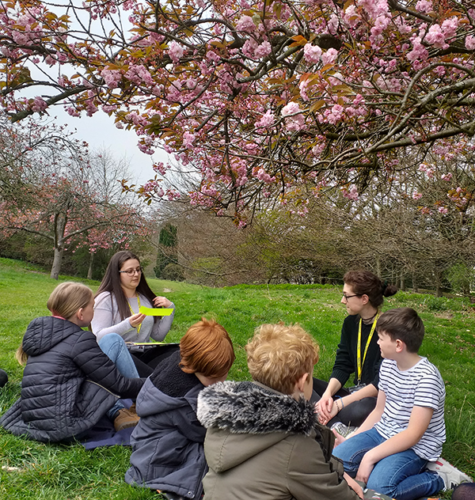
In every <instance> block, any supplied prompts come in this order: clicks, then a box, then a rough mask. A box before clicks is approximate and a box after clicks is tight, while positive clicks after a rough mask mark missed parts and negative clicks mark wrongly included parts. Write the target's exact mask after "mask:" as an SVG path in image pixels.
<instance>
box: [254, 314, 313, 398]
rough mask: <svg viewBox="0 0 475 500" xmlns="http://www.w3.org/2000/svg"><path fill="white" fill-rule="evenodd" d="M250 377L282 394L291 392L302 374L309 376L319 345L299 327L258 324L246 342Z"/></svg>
mask: <svg viewBox="0 0 475 500" xmlns="http://www.w3.org/2000/svg"><path fill="white" fill-rule="evenodd" d="M246 352H247V364H248V367H249V372H250V373H251V376H252V378H253V379H254V380H255V381H256V382H260V383H261V384H264V385H266V386H268V387H270V388H272V389H275V390H276V391H279V392H282V393H283V394H292V392H293V391H294V387H295V383H296V382H297V381H298V380H299V378H300V377H301V376H302V375H304V374H305V373H309V374H310V375H312V373H313V367H314V365H315V364H316V363H317V362H318V353H319V347H318V344H317V343H316V342H315V340H314V339H313V338H312V337H311V336H310V335H309V334H308V333H307V332H306V331H305V330H304V329H303V328H302V327H301V326H300V325H289V326H286V325H284V324H282V323H280V324H277V325H269V324H266V325H261V326H260V327H258V328H257V329H256V331H255V333H254V337H252V339H251V340H250V341H249V342H248V344H247V345H246Z"/></svg>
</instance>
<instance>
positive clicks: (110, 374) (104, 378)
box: [71, 331, 145, 398]
mask: <svg viewBox="0 0 475 500" xmlns="http://www.w3.org/2000/svg"><path fill="white" fill-rule="evenodd" d="M71 357H72V359H73V361H74V363H75V364H76V365H77V366H78V367H79V368H80V369H81V370H82V371H83V372H84V373H85V374H86V376H87V378H89V379H91V380H92V381H93V382H96V383H98V384H100V385H102V386H103V387H104V388H106V389H108V390H109V391H111V392H113V393H114V394H118V395H120V396H122V397H127V398H136V397H137V395H138V393H139V391H140V389H141V388H142V385H143V384H144V382H145V379H142V378H127V377H124V376H123V375H122V374H121V373H120V372H119V370H118V369H117V367H116V366H115V364H114V362H113V361H111V360H110V359H109V357H108V356H107V355H106V354H104V353H103V352H102V350H101V348H100V347H99V345H98V344H97V341H96V338H95V336H94V334H93V333H92V332H89V331H83V333H82V334H81V335H80V336H79V337H78V341H77V342H76V344H75V345H74V346H73V348H72V353H71Z"/></svg>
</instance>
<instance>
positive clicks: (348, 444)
mask: <svg viewBox="0 0 475 500" xmlns="http://www.w3.org/2000/svg"><path fill="white" fill-rule="evenodd" d="M385 441H386V439H385V438H384V437H383V436H381V435H380V434H379V433H378V431H376V430H375V429H371V430H369V431H366V432H362V433H361V434H357V435H356V436H354V437H352V438H350V439H347V440H346V441H345V442H343V443H342V444H340V446H337V447H336V448H335V449H334V450H333V455H334V456H335V457H337V458H339V459H340V460H342V462H343V466H344V468H345V471H346V472H347V473H348V474H349V475H350V476H352V477H355V476H356V473H357V472H358V468H359V465H360V463H361V460H362V459H363V456H364V455H365V453H366V452H367V451H369V450H372V449H373V448H375V447H376V446H379V445H380V444H381V443H384V442H385ZM426 465H427V460H424V459H423V458H420V457H419V456H417V455H416V453H415V452H414V451H413V450H412V449H408V450H405V451H401V452H400V453H395V454H394V455H389V456H388V457H386V458H383V459H382V460H380V461H379V462H378V463H377V464H376V465H375V466H374V469H373V471H372V472H371V474H370V476H369V479H368V484H367V485H366V486H367V487H368V488H370V489H372V490H375V491H377V492H378V493H383V494H385V495H389V496H390V497H393V498H395V499H396V500H415V499H416V498H419V497H426V496H431V495H434V494H436V493H437V492H438V491H440V490H441V489H442V488H443V487H444V482H443V480H442V478H441V477H440V476H439V475H438V474H437V473H434V472H432V471H427V470H425V468H426Z"/></svg>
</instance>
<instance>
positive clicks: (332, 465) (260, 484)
mask: <svg viewBox="0 0 475 500" xmlns="http://www.w3.org/2000/svg"><path fill="white" fill-rule="evenodd" d="M198 418H199V420H200V422H201V423H202V424H203V425H204V426H205V427H206V428H207V433H206V439H205V455H206V460H207V462H208V466H209V472H208V474H207V475H206V477H205V478H204V480H203V486H204V491H205V500H222V499H226V500H291V499H294V500H358V496H357V495H356V493H354V492H353V490H351V489H350V487H349V486H348V484H347V483H346V481H345V480H344V479H343V465H342V464H341V462H339V461H338V460H336V459H335V458H332V457H331V451H332V449H333V441H334V438H333V434H332V433H331V431H330V430H329V429H327V428H324V427H321V426H320V425H319V424H318V423H317V422H316V417H315V413H314V408H313V405H312V404H310V403H308V402H306V401H304V400H303V399H301V400H300V401H297V400H296V399H294V398H293V397H291V396H286V395H284V394H281V393H279V392H276V391H274V390H272V389H270V388H268V387H265V386H263V385H262V384H258V383H251V382H223V383H218V384H215V385H212V386H210V387H208V388H206V389H204V390H203V391H202V392H201V394H200V396H199V398H198Z"/></svg>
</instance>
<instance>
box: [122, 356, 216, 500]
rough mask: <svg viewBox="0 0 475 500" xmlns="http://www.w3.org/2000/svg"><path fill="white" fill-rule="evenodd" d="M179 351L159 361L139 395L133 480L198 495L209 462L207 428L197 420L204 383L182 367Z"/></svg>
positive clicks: (128, 478) (187, 495) (133, 439)
mask: <svg viewBox="0 0 475 500" xmlns="http://www.w3.org/2000/svg"><path fill="white" fill-rule="evenodd" d="M180 359H181V358H180V352H179V351H177V352H175V353H173V354H171V355H170V356H169V357H167V358H166V359H165V361H163V362H162V363H160V364H159V365H158V366H157V368H156V369H155V371H154V373H153V374H152V375H151V376H150V377H149V378H148V379H147V381H146V382H145V384H144V386H143V388H142V390H141V391H140V394H139V396H138V398H137V413H138V415H139V416H140V422H139V424H138V425H137V427H136V428H135V429H134V432H133V433H132V436H131V440H130V441H131V445H132V450H133V453H132V455H131V457H130V464H131V467H130V469H129V470H128V471H127V473H126V474H125V480H126V482H127V483H129V484H134V485H136V486H142V487H145V488H151V489H159V490H161V491H165V492H168V493H175V494H177V495H179V496H182V497H185V498H190V499H195V498H196V499H199V500H201V494H202V491H203V489H202V483H201V481H202V479H203V477H204V475H205V474H206V472H207V470H208V467H207V465H206V460H205V455H204V449H203V442H204V438H205V434H206V429H205V428H204V427H203V426H202V425H201V424H200V423H199V421H198V419H197V418H196V404H197V399H198V394H199V392H200V391H201V390H202V389H203V387H204V386H203V385H202V384H201V382H200V381H199V380H198V378H197V377H196V376H195V375H192V374H188V373H184V372H183V371H182V370H181V368H180V367H179V363H180Z"/></svg>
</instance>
